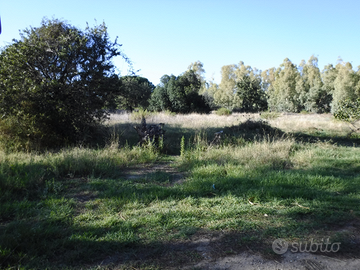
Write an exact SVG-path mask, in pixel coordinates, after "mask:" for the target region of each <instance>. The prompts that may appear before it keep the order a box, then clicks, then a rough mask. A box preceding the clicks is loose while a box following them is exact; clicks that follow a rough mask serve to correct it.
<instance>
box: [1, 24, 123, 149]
mask: <svg viewBox="0 0 360 270" xmlns="http://www.w3.org/2000/svg"><path fill="white" fill-rule="evenodd" d="M119 48H120V45H118V44H117V43H116V41H115V42H111V41H110V39H109V36H108V34H107V28H106V26H105V24H101V25H98V26H95V27H94V28H90V27H87V28H86V30H85V31H82V30H79V29H77V28H75V27H73V26H71V25H69V24H67V23H66V22H63V21H60V20H57V19H53V20H48V19H44V20H43V21H42V23H41V26H40V27H37V28H36V27H30V28H29V29H26V30H24V31H23V32H22V33H21V39H20V40H14V42H13V43H12V44H11V45H8V46H6V47H5V48H4V49H3V50H2V51H1V53H0V63H1V65H0V114H1V115H2V118H1V120H0V130H1V133H2V134H3V136H8V138H11V139H12V140H15V141H17V143H18V144H19V146H20V147H21V146H22V147H25V145H27V146H26V147H32V146H34V145H38V146H39V145H40V146H47V147H53V146H56V145H62V144H64V143H73V142H78V141H82V140H85V139H87V138H89V137H91V136H92V131H93V130H94V128H95V127H97V126H98V124H99V123H101V122H102V121H103V120H104V119H105V118H106V113H105V111H104V110H103V108H105V107H108V106H109V105H110V104H111V102H112V101H113V100H114V98H115V97H116V96H117V95H118V94H119V87H118V85H117V76H116V75H115V74H114V66H113V64H112V59H113V58H114V57H115V56H118V55H121V53H120V51H119ZM123 57H124V58H125V59H127V58H126V57H125V56H123Z"/></svg>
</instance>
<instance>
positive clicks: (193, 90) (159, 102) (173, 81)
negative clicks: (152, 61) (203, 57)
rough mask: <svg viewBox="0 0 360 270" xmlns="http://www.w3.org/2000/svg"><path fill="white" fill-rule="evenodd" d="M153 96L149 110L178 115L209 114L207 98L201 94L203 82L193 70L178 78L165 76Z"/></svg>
mask: <svg viewBox="0 0 360 270" xmlns="http://www.w3.org/2000/svg"><path fill="white" fill-rule="evenodd" d="M160 81H161V83H160V84H159V85H158V86H157V87H156V88H155V90H154V92H153V93H152V95H151V99H150V106H149V108H150V109H151V110H154V111H163V110H170V111H172V112H177V113H190V112H209V111H210V107H209V105H208V104H207V103H206V101H205V98H204V97H203V96H201V95H200V94H199V89H200V87H201V81H200V80H199V78H198V77H197V75H196V73H195V72H194V71H192V70H190V71H186V72H185V73H184V74H182V75H180V76H178V77H176V76H174V75H171V76H168V75H164V76H163V77H162V78H161V80H160Z"/></svg>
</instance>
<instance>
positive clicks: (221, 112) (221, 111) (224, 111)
mask: <svg viewBox="0 0 360 270" xmlns="http://www.w3.org/2000/svg"><path fill="white" fill-rule="evenodd" d="M215 113H216V114H217V115H220V116H221V115H225V116H228V115H231V114H232V112H231V111H230V110H229V109H226V108H220V109H217V110H216V112H215Z"/></svg>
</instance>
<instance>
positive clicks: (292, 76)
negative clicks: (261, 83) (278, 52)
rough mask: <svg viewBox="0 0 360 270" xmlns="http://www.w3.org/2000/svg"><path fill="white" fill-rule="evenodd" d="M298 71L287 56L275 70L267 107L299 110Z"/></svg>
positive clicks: (280, 109)
mask: <svg viewBox="0 0 360 270" xmlns="http://www.w3.org/2000/svg"><path fill="white" fill-rule="evenodd" d="M299 76H300V74H299V71H298V69H297V67H296V65H294V64H293V63H292V62H291V61H290V60H289V59H288V58H286V59H285V60H284V62H283V63H282V64H281V65H280V68H278V69H277V70H276V79H275V81H274V82H273V84H272V89H271V91H269V93H268V94H269V100H268V102H269V108H270V109H271V110H274V111H285V112H299V110H300V109H301V103H300V100H299V93H298V91H297V89H296V86H297V85H296V82H297V80H298V77H299Z"/></svg>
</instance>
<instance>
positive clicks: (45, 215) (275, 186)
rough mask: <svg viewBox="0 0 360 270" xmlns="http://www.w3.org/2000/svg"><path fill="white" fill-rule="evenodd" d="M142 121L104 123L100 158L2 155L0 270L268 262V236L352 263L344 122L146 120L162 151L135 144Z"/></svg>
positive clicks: (355, 240) (357, 195)
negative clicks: (322, 249) (311, 243)
mask: <svg viewBox="0 0 360 270" xmlns="http://www.w3.org/2000/svg"><path fill="white" fill-rule="evenodd" d="M140 121H141V119H138V118H137V117H132V116H131V114H122V115H112V117H111V118H110V120H109V122H108V128H109V129H110V131H111V133H112V134H113V136H112V140H111V141H109V142H108V144H107V146H105V147H99V148H97V149H89V148H81V147H76V148H68V149H63V150H60V151H57V152H44V153H38V154H36V153H7V152H1V153H0V161H1V162H0V194H1V195H0V204H1V207H0V265H1V267H2V268H9V269H11V268H23V269H31V268H37V269H38V268H49V269H53V268H54V269H55V268H67V269H78V268H93V269H99V268H108V269H111V268H117V269H119V268H120V269H121V268H124V269H126V268H129V269H131V268H136V269H162V268H170V267H179V266H181V265H188V264H191V263H196V262H198V261H201V260H203V259H206V258H207V257H212V258H216V257H221V256H225V255H229V254H237V253H239V252H241V251H244V250H253V251H256V252H260V253H261V254H263V255H264V256H268V257H274V256H275V254H274V253H273V251H272V250H271V243H272V241H273V240H274V239H277V238H283V239H286V240H288V241H300V240H305V241H306V240H309V239H310V238H315V239H321V238H325V237H329V238H330V241H331V242H335V241H338V242H341V250H340V252H339V253H338V254H339V256H340V255H341V254H343V255H345V254H346V255H347V256H350V255H351V256H354V257H355V256H358V254H357V253H356V252H357V250H358V249H359V243H360V239H359V237H358V235H359V234H358V233H354V234H352V233H349V231H346V230H343V228H345V227H348V226H350V225H351V226H352V227H353V228H356V230H358V231H359V230H360V222H359V216H360V207H359V205H360V185H359V184H360V149H359V143H360V140H359V134H358V133H356V132H355V133H354V132H352V130H351V127H350V126H349V124H348V123H345V122H340V121H335V120H333V118H332V116H331V115H315V114H312V115H300V114H288V115H285V114H279V115H276V117H269V118H268V120H267V121H265V120H263V119H262V117H261V115H259V114H238V113H233V114H232V115H228V116H219V115H216V114H210V115H199V114H188V115H179V114H177V115H174V114H169V113H167V114H166V113H158V114H156V113H154V114H147V122H148V123H165V126H164V129H165V130H166V134H165V135H166V137H165V139H164V143H163V144H164V145H163V148H162V149H159V148H155V147H153V146H151V145H148V146H145V147H143V148H140V147H138V146H136V144H137V139H138V138H137V134H136V131H135V130H134V128H133V125H135V124H137V123H139V122H140ZM219 131H223V133H222V137H221V141H220V142H219V143H216V144H215V143H214V144H211V142H212V141H213V138H214V133H215V132H219ZM349 134H350V135H349ZM204 239H211V241H210V242H211V243H210V245H209V247H207V248H204V247H203V246H201V244H199V243H202V241H203V240H204Z"/></svg>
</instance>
